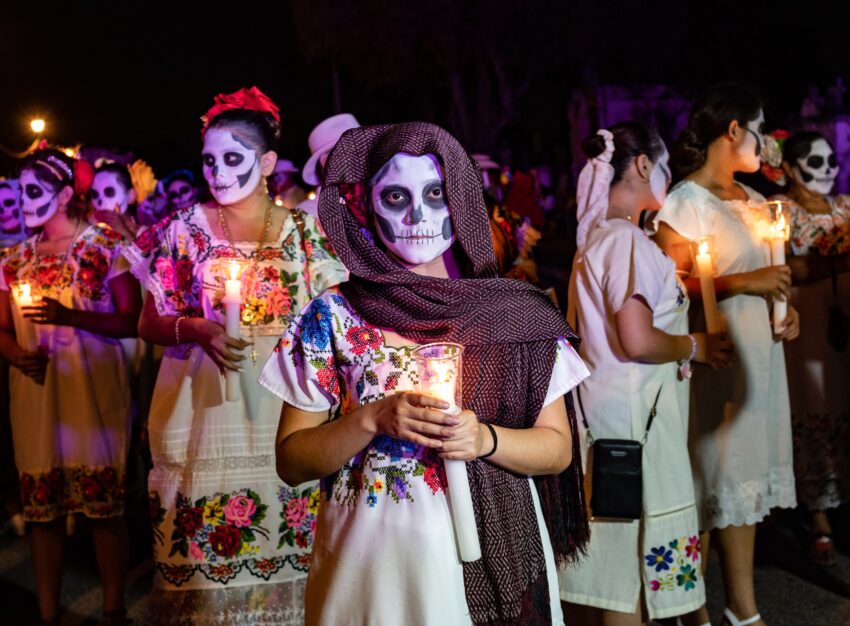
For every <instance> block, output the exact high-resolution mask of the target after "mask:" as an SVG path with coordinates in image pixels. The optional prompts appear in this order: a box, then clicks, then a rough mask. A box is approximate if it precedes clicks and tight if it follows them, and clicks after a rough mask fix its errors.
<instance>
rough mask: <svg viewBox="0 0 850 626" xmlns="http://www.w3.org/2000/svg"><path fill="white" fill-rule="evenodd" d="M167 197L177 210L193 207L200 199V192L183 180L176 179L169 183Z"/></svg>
mask: <svg viewBox="0 0 850 626" xmlns="http://www.w3.org/2000/svg"><path fill="white" fill-rule="evenodd" d="M166 195H167V198H168V202H169V203H170V204H171V206H172V207H173V208H174V209H177V210H180V209H185V208H187V207H190V206H192V205H193V204H195V202H196V201H197V199H198V191H197V190H196V189H195V187H194V186H193V185H192V184H191V183H190V182H188V181H186V180H183V179H182V178H175V179H174V180H172V181H171V182H170V183H168V189H167V191H166Z"/></svg>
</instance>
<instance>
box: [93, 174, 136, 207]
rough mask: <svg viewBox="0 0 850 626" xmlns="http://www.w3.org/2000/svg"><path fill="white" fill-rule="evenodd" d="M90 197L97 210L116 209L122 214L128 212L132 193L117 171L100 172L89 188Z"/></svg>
mask: <svg viewBox="0 0 850 626" xmlns="http://www.w3.org/2000/svg"><path fill="white" fill-rule="evenodd" d="M89 199H90V200H91V204H92V206H93V207H94V210H95V211H115V210H116V207H117V212H118V213H121V214H122V215H123V214H124V213H126V212H127V207H128V205H129V204H130V194H129V193H128V191H127V190H126V189H124V186H123V185H122V184H121V181H120V180H119V179H118V174H116V173H115V172H98V173H97V174H95V177H94V182H93V183H92V186H91V189H89Z"/></svg>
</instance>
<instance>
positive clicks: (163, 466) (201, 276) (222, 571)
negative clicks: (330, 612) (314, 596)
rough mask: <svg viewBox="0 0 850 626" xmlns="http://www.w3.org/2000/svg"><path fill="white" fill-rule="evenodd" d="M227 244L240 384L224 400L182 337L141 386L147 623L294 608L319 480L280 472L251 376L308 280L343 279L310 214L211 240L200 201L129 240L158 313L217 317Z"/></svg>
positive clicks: (265, 399)
mask: <svg viewBox="0 0 850 626" xmlns="http://www.w3.org/2000/svg"><path fill="white" fill-rule="evenodd" d="M234 248H235V250H234ZM234 254H235V255H236V258H239V259H240V260H241V261H242V263H243V268H244V271H243V273H242V276H241V280H242V322H243V324H242V328H241V335H242V337H243V338H245V339H247V340H250V341H252V342H253V349H254V350H255V351H256V353H257V363H258V365H257V366H255V365H254V363H253V362H252V359H251V358H250V357H249V358H247V359H245V360H244V361H242V363H241V367H242V369H243V371H242V372H241V373H240V376H239V387H240V394H239V397H238V399H237V400H236V401H232V402H228V401H226V400H225V381H224V377H223V376H222V375H221V373H220V371H219V368H218V366H217V365H216V364H215V363H214V362H213V361H212V359H211V358H210V357H209V356H207V354H206V353H205V352H204V351H203V349H201V347H200V346H198V345H194V344H188V343H181V345H179V346H170V347H168V348H166V350H165V354H164V356H163V359H162V365H161V367H160V370H159V376H158V378H157V381H156V387H155V389H154V393H153V399H152V403H151V408H150V417H149V425H148V429H149V432H150V442H151V455H152V457H153V464H154V468H153V470H152V471H151V473H150V477H149V489H150V494H151V513H152V515H153V518H154V519H153V535H154V567H155V578H154V584H155V591H154V593H152V594H151V596H150V597H149V598H148V603H147V605H146V613H147V617H148V619H149V620H150V621H155V622H156V623H159V624H168V623H172V622H173V621H177V622H179V623H182V622H180V620H186V619H191V621H192V623H219V622H215V620H216V619H218V620H220V621H221V622H222V623H223V622H227V623H257V622H260V621H262V620H265V622H268V623H275V624H287V625H288V624H300V623H301V621H302V620H303V588H304V582H305V579H306V575H307V569H308V566H309V561H310V547H311V544H312V541H313V533H314V527H315V511H316V507H317V503H318V498H317V496H318V489H317V485H316V483H315V482H313V483H309V484H306V485H302V486H300V487H299V488H298V489H292V488H290V487H289V486H287V485H286V484H284V483H283V482H282V481H281V480H280V479H279V478H278V476H277V473H276V470H275V462H274V441H275V433H276V431H277V423H278V418H279V416H280V409H281V402H280V400H279V399H278V398H276V397H275V396H273V395H272V394H270V393H268V392H267V391H265V390H264V389H262V388H261V387H260V386H259V385H257V383H256V378H257V376H258V375H259V372H260V370H259V365H261V364H262V363H264V362H265V360H266V359H267V358H268V357H269V355H270V354H271V353H272V350H273V348H274V346H275V344H276V342H277V339H278V337H279V335H280V333H281V331H282V330H283V328H285V327H286V325H287V324H288V323H289V321H290V320H291V319H292V318H293V317H295V315H296V314H297V313H298V312H299V310H300V309H301V307H302V306H303V305H304V304H305V303H306V302H307V301H309V299H310V297H312V295H313V294H314V293H318V292H319V291H321V290H323V289H324V288H325V287H328V286H330V285H334V284H336V283H337V282H339V281H340V280H344V278H345V275H346V273H345V269H344V267H343V266H342V265H341V264H340V263H339V262H338V261H337V260H336V259H335V257H333V256H332V254H331V253H330V250H329V248H328V245H327V240H326V239H325V237H324V235H323V234H322V233H321V231H320V230H319V229H318V226H317V224H316V222H315V221H314V220H313V219H312V218H310V217H309V216H305V221H304V241H303V242H302V241H301V237H300V233H299V230H298V228H297V226H296V224H295V222H294V220H293V218H292V216H291V215H289V216H287V217H286V219H285V220H284V222H283V225H282V227H281V230H280V232H279V233H271V237H270V240H269V241H268V242H266V243H265V244H264V245H263V246H262V249H261V250H259V251H258V250H257V242H235V243H234V244H231V243H230V242H228V241H226V240H222V239H220V238H219V237H218V236H217V235H216V234H215V233H213V231H212V229H211V228H210V224H209V222H208V219H207V216H206V213H205V210H204V208H203V207H202V205H195V206H193V207H189V208H187V209H183V210H181V211H178V212H177V213H175V214H174V215H172V216H171V217H169V218H167V219H165V220H163V221H161V222H159V223H158V224H155V225H153V226H151V227H150V228H149V229H148V230H146V231H145V232H144V233H143V234H142V235H141V236H140V237H139V238H137V239H136V241H135V242H134V243H133V245H131V246H130V248H129V250H128V253H127V255H128V258H129V259H130V261H131V264H132V270H133V272H134V273H135V274H136V276H138V277H139V279H140V280H141V281H142V282H143V284H144V286H145V287H146V288H147V290H148V291H149V293H150V297H153V298H154V299H155V302H156V307H157V311H158V312H159V314H160V315H184V316H191V317H204V318H206V319H210V320H213V321H216V322H218V323H221V324H223V322H224V306H223V304H222V301H221V300H222V297H223V293H224V284H223V280H224V279H225V278H227V277H228V276H227V275H226V271H227V266H229V264H230V262H231V261H232V258H233V255H234ZM250 350H251V348H249V349H247V350H246V354H248V353H249V352H250ZM178 592H179V593H178ZM265 622H264V623H265Z"/></svg>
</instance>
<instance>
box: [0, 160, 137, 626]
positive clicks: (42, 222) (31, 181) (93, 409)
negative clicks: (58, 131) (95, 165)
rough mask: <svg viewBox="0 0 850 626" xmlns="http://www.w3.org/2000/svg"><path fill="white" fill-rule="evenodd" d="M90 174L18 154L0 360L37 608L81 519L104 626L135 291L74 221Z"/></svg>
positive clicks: (116, 612) (119, 580)
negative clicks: (75, 520) (25, 235)
mask: <svg viewBox="0 0 850 626" xmlns="http://www.w3.org/2000/svg"><path fill="white" fill-rule="evenodd" d="M91 177H92V173H91V169H90V168H89V167H88V165H87V164H85V163H84V162H82V161H74V160H73V159H70V158H69V157H67V156H65V155H64V154H63V153H61V152H59V151H57V150H40V151H38V152H35V153H34V154H32V155H31V156H29V157H27V158H26V159H25V160H24V162H23V164H22V166H21V178H20V180H21V185H22V188H23V190H24V196H23V211H24V218H25V219H26V223H27V226H28V227H30V228H33V229H39V232H38V234H37V235H35V236H34V237H31V238H29V239H27V240H26V241H23V242H21V243H20V244H18V245H17V246H14V247H12V248H9V249H7V250H6V251H4V253H3V255H2V262H0V269H2V271H0V356H2V358H3V359H5V360H6V361H8V362H9V363H10V365H11V366H12V370H11V373H10V388H11V417H12V434H13V439H14V448H15V460H16V463H17V466H18V470H19V472H20V483H21V498H22V501H23V513H24V517H25V519H26V520H27V521H28V522H31V528H32V532H31V535H30V543H31V546H32V553H33V562H34V568H35V575H36V588H37V593H38V600H39V608H40V610H41V614H42V617H43V619H44V622H45V623H51V624H53V623H56V624H58V623H59V621H58V620H59V616H58V602H59V586H60V579H61V572H62V557H63V543H64V533H65V518H66V516H67V514H69V513H82V514H84V515H85V516H86V517H87V518H89V521H90V523H91V526H92V529H93V531H94V544H95V550H96V554H97V561H98V566H99V568H100V573H101V581H102V585H103V603H104V618H105V620H104V623H108V624H123V623H125V620H124V609H123V606H124V581H125V576H126V568H127V553H128V545H129V542H128V537H127V526H126V522H125V521H124V518H123V513H124V482H125V462H126V456H127V449H128V440H129V429H130V419H131V418H130V394H129V381H128V377H127V368H126V365H125V356H124V351H123V349H122V347H121V343H120V342H119V339H120V338H122V337H132V336H135V334H136V323H137V320H138V315H139V310H140V308H141V292H140V290H139V285H138V283H137V282H136V280H135V279H134V278H133V277H132V276H131V275H130V274H129V273H128V269H129V268H128V265H127V263H126V261H125V260H124V258H123V256H122V254H123V249H124V246H123V243H122V240H121V238H120V237H118V236H116V235H115V234H114V233H112V232H111V231H105V230H101V229H100V228H98V227H96V226H92V225H88V224H86V222H85V219H84V209H85V201H84V198H85V194H86V191H87V189H88V185H89V184H90V183H91ZM24 284H26V285H28V287H29V293H26V292H25V291H24V290H23V287H22V285H24ZM39 298H40V301H39ZM33 301H34V302H35V304H33Z"/></svg>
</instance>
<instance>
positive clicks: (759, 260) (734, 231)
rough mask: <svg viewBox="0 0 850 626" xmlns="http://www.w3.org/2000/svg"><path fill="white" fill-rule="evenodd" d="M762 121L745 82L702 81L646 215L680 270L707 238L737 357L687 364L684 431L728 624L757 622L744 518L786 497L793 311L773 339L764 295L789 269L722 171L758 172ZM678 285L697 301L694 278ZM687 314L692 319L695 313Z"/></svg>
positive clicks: (687, 268) (784, 280)
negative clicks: (666, 186)
mask: <svg viewBox="0 0 850 626" xmlns="http://www.w3.org/2000/svg"><path fill="white" fill-rule="evenodd" d="M763 125H764V113H763V112H762V107H761V102H760V101H759V99H758V98H757V97H756V96H755V95H754V94H753V93H752V92H750V91H749V90H748V89H746V88H744V87H742V86H740V85H735V84H728V85H719V86H715V87H713V88H711V89H709V90H708V91H707V92H706V93H705V94H704V95H703V96H702V97H701V98H700V99H699V100H698V101H697V102H696V104H695V105H694V108H693V110H692V112H691V117H690V119H689V120H688V126H687V127H686V128H685V130H684V132H683V134H682V136H681V137H680V139H679V142H678V144H677V146H676V149H675V150H674V155H673V166H674V170H675V171H677V172H678V174H679V175H680V176H684V177H685V179H684V180H683V181H682V182H680V183H679V184H677V185H676V186H675V187H674V188H673V190H672V191H671V193H670V195H669V196H667V200H666V201H665V203H664V206H663V207H662V208H661V211H660V212H659V214H658V217H657V220H658V222H659V228H658V233H657V235H656V240H657V242H658V243H659V245H660V246H661V247H662V249H664V250H665V252H667V254H668V255H669V256H671V257H672V258H673V259H674V260H675V261H676V264H677V266H678V267H679V269H680V270H681V271H683V272H685V273H687V274H691V270H692V267H691V260H690V254H689V241H688V240H694V239H697V238H698V237H702V236H706V235H712V236H713V237H714V245H715V250H716V253H717V255H716V259H715V260H716V267H717V276H716V277H715V279H714V283H715V290H716V293H717V299H718V305H719V309H720V313H721V316H722V317H723V319H724V321H725V326H726V330H727V332H728V333H729V336H730V339H731V340H732V341H733V342H734V344H735V348H736V354H737V357H738V358H737V359H736V361H735V362H734V363H733V364H732V366H731V367H729V368H727V369H724V370H719V371H718V370H711V369H708V368H702V367H701V368H697V369H696V371H695V373H694V378H693V381H692V384H691V424H690V433H689V439H690V451H691V458H692V461H693V466H694V478H695V482H696V491H697V498H698V506H699V508H700V517H701V520H700V522H701V523H700V530H701V531H703V550H702V552H703V554H705V553H706V551H707V546H708V534H707V533H708V531H711V530H716V536H717V540H718V546H719V548H720V557H721V563H722V565H723V579H724V583H725V587H726V602H727V608H726V611H725V614H724V620H725V622H724V623H726V624H728V625H729V626H737V625H738V624H743V623H745V624H763V622H762V620H761V617H760V616H759V615H758V609H757V606H756V599H755V591H754V588H753V550H754V542H755V524H756V523H757V522H759V521H761V520H762V519H764V517H765V516H766V515H767V514H768V513H769V512H770V510H771V509H772V508H774V507H783V508H789V507H794V506H795V505H796V497H795V493H794V472H793V464H792V446H791V415H790V409H789V404H788V384H787V379H786V374H785V358H784V355H783V349H782V341H785V340H791V339H794V338H795V337H796V336H797V335H798V333H799V318H798V315H797V312H796V311H795V310H794V307H792V306H789V307H788V317H787V318H786V320H785V322H784V328H783V330H782V332H781V333H780V334H779V335H778V336H774V334H773V329H772V324H771V318H770V307H769V299H771V298H776V297H782V298H788V296H789V294H790V286H791V285H790V283H791V271H790V269H789V268H788V266H784V265H783V266H771V264H770V254H769V250H768V247H767V244H765V243H764V242H763V241H762V240H761V237H760V234H759V232H758V224H759V222H760V221H762V220H764V219H767V218H769V216H767V215H765V213H764V211H765V209H764V206H765V205H764V204H763V203H764V201H765V200H764V198H763V197H762V196H761V195H759V194H758V193H757V192H756V191H754V190H752V189H750V188H749V187H746V186H744V185H742V184H740V183H738V182H737V181H736V180H735V177H734V175H735V173H736V172H756V171H758V169H759V167H760V154H761V146H762V130H763V128H762V127H763ZM686 284H687V286H688V291H689V292H690V293H691V295H692V297H697V298H698V297H699V296H700V294H701V291H700V285H699V279H697V278H688V279H687V280H686ZM694 309H695V311H694V312H698V311H701V307H694ZM694 322H695V324H694V325H695V326H697V327H698V325H699V324H702V323H704V322H703V320H702V316H699V315H698V316H697V317H696V318H695V320H694ZM704 618H705V620H706V621H707V619H708V615H707V614H705V615H704Z"/></svg>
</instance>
